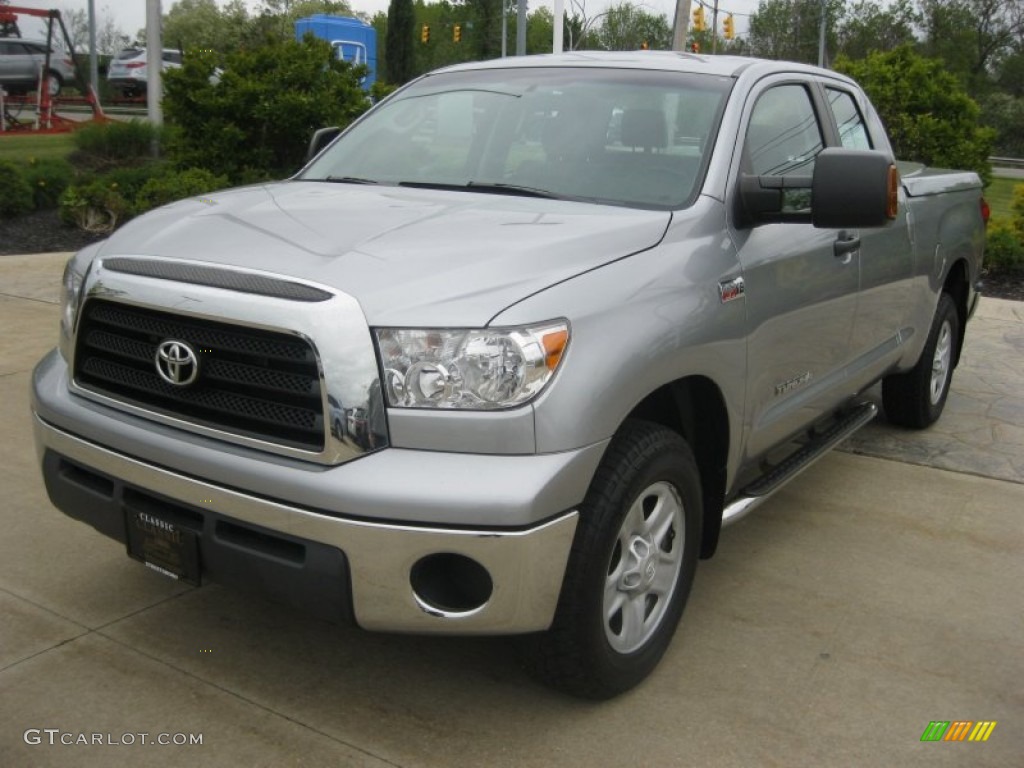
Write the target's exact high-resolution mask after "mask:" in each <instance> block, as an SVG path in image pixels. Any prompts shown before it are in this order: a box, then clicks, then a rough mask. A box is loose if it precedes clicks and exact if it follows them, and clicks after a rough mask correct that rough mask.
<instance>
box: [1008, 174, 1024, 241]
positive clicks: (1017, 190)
mask: <svg viewBox="0 0 1024 768" xmlns="http://www.w3.org/2000/svg"><path fill="white" fill-rule="evenodd" d="M1010 210H1012V211H1013V228H1014V229H1016V230H1017V235H1018V236H1019V237H1021V238H1024V184H1017V185H1016V186H1014V188H1013V202H1011V203H1010Z"/></svg>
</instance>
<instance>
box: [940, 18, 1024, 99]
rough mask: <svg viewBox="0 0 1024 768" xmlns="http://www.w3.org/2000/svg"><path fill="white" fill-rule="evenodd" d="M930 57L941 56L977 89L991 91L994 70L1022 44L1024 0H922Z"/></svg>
mask: <svg viewBox="0 0 1024 768" xmlns="http://www.w3.org/2000/svg"><path fill="white" fill-rule="evenodd" d="M920 3H921V17H922V27H923V29H924V41H923V42H922V46H921V50H922V52H923V53H924V54H925V55H926V56H932V57H936V58H941V59H942V60H943V61H945V62H946V65H947V67H948V68H949V69H950V71H952V72H953V73H954V74H956V75H957V76H958V77H959V78H960V80H961V81H962V82H963V83H964V84H965V85H967V86H969V87H970V88H972V89H973V90H975V91H985V90H988V88H989V87H990V84H991V77H990V70H991V69H992V68H993V66H994V65H996V64H997V62H998V61H999V60H1000V58H1002V57H1003V56H1005V55H1007V54H1009V53H1011V52H1012V51H1013V50H1014V48H1015V47H1019V46H1020V43H1021V36H1022V34H1024V0H920Z"/></svg>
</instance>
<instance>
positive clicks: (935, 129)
mask: <svg viewBox="0 0 1024 768" xmlns="http://www.w3.org/2000/svg"><path fill="white" fill-rule="evenodd" d="M835 69H836V70H837V71H838V72H842V73H844V74H847V75H849V76H850V77H852V78H853V79H854V80H856V81H857V82H859V83H860V84H861V86H863V88H864V90H865V91H866V92H867V94H868V96H869V97H870V98H871V102H872V103H873V104H874V105H875V108H876V109H877V110H878V114H879V116H880V117H881V118H882V122H883V123H885V126H886V128H887V129H888V131H889V139H890V141H891V142H892V147H893V151H894V152H895V153H896V157H898V158H899V159H901V160H912V161H915V162H919V163H924V164H926V165H932V166H939V167H943V168H961V169H967V170H973V171H977V172H978V174H979V175H980V176H981V178H982V181H984V182H986V183H987V182H988V179H989V178H990V177H991V175H992V168H991V166H990V165H989V162H988V157H989V155H991V154H992V143H993V141H994V140H995V135H996V133H995V131H994V130H993V129H991V128H985V127H982V126H981V125H980V123H979V115H980V110H979V108H978V105H977V103H975V102H974V100H973V99H971V97H970V95H969V94H968V93H967V91H966V90H965V89H964V87H963V85H961V84H960V82H959V81H958V80H957V79H956V76H955V75H953V74H952V73H951V72H949V71H948V70H947V69H946V66H945V64H944V63H943V62H942V61H941V60H939V59H927V58H924V57H922V56H920V55H919V54H917V53H915V52H914V50H913V48H911V47H910V46H909V45H904V46H901V47H900V48H896V49H894V50H892V51H887V52H885V53H872V54H870V55H869V56H868V57H867V58H866V59H861V60H858V61H853V60H851V59H848V58H845V57H843V56H840V57H839V58H838V59H837V60H836V63H835Z"/></svg>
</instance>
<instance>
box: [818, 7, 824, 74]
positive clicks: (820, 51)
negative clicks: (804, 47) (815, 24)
mask: <svg viewBox="0 0 1024 768" xmlns="http://www.w3.org/2000/svg"><path fill="white" fill-rule="evenodd" d="M825 10H826V6H825V0H821V25H820V27H819V29H818V66H819V67H824V66H825Z"/></svg>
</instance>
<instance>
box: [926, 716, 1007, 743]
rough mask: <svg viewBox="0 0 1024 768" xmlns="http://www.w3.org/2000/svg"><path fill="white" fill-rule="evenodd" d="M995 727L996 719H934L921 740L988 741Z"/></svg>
mask: <svg viewBox="0 0 1024 768" xmlns="http://www.w3.org/2000/svg"><path fill="white" fill-rule="evenodd" d="M995 727H996V721H995V720H978V721H977V722H975V721H974V720H952V721H950V720H932V721H931V722H930V723H928V727H927V728H925V729H924V733H922V734H921V741H988V737H989V736H991V735H992V731H994V730H995Z"/></svg>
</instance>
